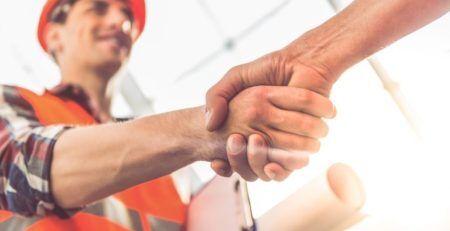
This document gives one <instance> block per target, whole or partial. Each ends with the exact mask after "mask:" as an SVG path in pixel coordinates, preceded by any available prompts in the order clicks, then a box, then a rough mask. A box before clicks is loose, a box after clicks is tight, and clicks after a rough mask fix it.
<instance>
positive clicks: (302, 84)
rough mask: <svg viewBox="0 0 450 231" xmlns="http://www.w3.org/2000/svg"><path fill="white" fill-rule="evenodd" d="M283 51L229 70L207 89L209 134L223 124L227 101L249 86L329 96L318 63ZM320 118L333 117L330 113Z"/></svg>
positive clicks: (328, 90)
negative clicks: (294, 90)
mask: <svg viewBox="0 0 450 231" xmlns="http://www.w3.org/2000/svg"><path fill="white" fill-rule="evenodd" d="M285 50H286V51H285ZM285 50H282V51H277V52H273V53H271V54H268V55H266V56H263V57H261V58H259V59H257V60H255V61H253V62H250V63H247V64H243V65H239V66H236V67H234V68H232V69H231V70H230V71H228V72H227V73H226V74H225V76H224V77H223V78H222V79H221V80H220V81H219V82H218V83H217V84H215V85H214V86H213V87H212V88H211V89H209V91H208V92H207V94H206V122H207V129H208V130H209V131H214V130H216V129H218V128H219V127H220V126H221V125H222V123H223V122H224V121H225V119H226V117H227V114H228V103H229V102H230V101H231V99H233V97H234V96H236V95H237V94H238V93H239V92H240V91H242V90H243V89H246V88H249V87H252V86H259V85H268V86H292V87H299V88H305V89H308V90H311V91H314V92H317V93H319V94H321V95H324V96H326V97H328V96H329V93H330V90H331V86H332V82H331V81H330V80H328V78H327V75H328V74H327V73H328V71H327V69H326V68H325V67H320V65H319V64H312V62H311V63H307V62H303V61H301V60H300V59H296V58H294V57H291V56H292V55H290V54H289V53H288V51H289V50H292V49H287V48H286V49H285ZM314 112H315V111H314V109H312V111H310V112H307V113H311V114H313V115H314ZM324 117H325V118H333V117H334V114H333V113H330V114H328V115H324Z"/></svg>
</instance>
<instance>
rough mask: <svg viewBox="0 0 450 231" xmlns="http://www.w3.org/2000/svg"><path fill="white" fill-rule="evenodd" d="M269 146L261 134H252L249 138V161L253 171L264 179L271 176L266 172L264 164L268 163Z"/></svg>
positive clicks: (266, 179)
mask: <svg viewBox="0 0 450 231" xmlns="http://www.w3.org/2000/svg"><path fill="white" fill-rule="evenodd" d="M268 151H269V150H268V146H267V144H266V141H265V140H264V138H263V137H262V136H261V135H259V134H252V135H250V137H249V138H248V144H247V156H248V163H249V164H250V168H251V169H252V170H253V172H254V173H255V174H256V175H257V176H258V178H260V179H261V180H263V181H269V180H270V178H269V177H268V176H267V175H266V174H265V173H264V166H265V165H266V164H268V159H267V155H268Z"/></svg>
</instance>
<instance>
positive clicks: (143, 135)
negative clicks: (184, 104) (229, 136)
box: [52, 108, 224, 208]
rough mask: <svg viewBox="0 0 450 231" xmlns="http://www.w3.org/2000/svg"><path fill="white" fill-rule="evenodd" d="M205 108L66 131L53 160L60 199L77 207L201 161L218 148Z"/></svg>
mask: <svg viewBox="0 0 450 231" xmlns="http://www.w3.org/2000/svg"><path fill="white" fill-rule="evenodd" d="M201 110H202V109H201V108H193V109H186V110H181V111H176V112H171V113H166V114H162V115H157V116H151V117H145V118H141V119H137V120H134V121H130V122H127V123H119V124H105V125H98V126H91V127H85V128H77V129H72V130H69V131H67V132H66V133H64V134H63V135H62V136H61V137H60V138H59V140H58V141H57V144H56V146H55V150H54V157H53V162H52V191H53V194H54V196H55V198H56V200H57V202H58V203H59V204H60V205H61V206H62V207H65V208H71V207H77V206H80V205H83V204H86V203H90V202H93V201H95V200H98V199H101V198H103V197H106V196H108V195H111V194H114V193H115V192H118V191H121V190H123V189H126V188H128V187H131V186H134V185H137V184H139V183H142V182H145V181H148V180H151V179H155V178H157V177H160V176H163V175H166V174H169V173H171V172H173V171H175V170H177V169H179V168H181V167H183V166H186V165H188V164H190V163H192V162H194V161H196V160H199V159H202V157H201V156H202V155H203V154H204V152H206V151H207V150H213V148H211V147H205V146H204V145H203V144H204V143H208V142H205V141H206V140H207V137H206V136H208V134H207V133H206V132H204V131H203V130H204V125H203V113H202V111H201ZM210 145H211V144H210ZM223 146H224V145H223Z"/></svg>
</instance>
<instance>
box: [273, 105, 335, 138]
mask: <svg viewBox="0 0 450 231" xmlns="http://www.w3.org/2000/svg"><path fill="white" fill-rule="evenodd" d="M266 120H267V121H265V122H266V123H267V124H268V125H270V126H271V127H273V128H276V129H278V130H280V131H283V132H288V133H293V134H296V135H301V136H308V137H311V138H317V139H318V138H322V137H325V136H326V135H327V134H328V125H327V124H326V123H325V121H323V120H322V119H319V118H317V117H314V116H311V115H308V114H305V113H302V112H296V111H285V110H279V109H275V110H272V111H271V116H270V117H269V118H267V119H266Z"/></svg>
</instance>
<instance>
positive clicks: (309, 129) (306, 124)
mask: <svg viewBox="0 0 450 231" xmlns="http://www.w3.org/2000/svg"><path fill="white" fill-rule="evenodd" d="M301 129H302V130H303V131H304V132H305V134H307V135H311V134H314V131H315V130H316V124H315V123H314V121H312V120H311V119H306V118H304V119H303V120H302V123H301Z"/></svg>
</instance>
